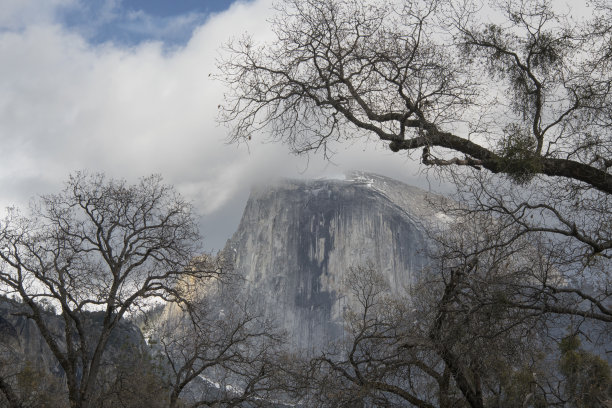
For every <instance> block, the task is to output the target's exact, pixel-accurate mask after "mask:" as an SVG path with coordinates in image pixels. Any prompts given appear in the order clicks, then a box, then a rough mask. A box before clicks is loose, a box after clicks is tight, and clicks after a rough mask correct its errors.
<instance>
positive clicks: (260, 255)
mask: <svg viewBox="0 0 612 408" xmlns="http://www.w3.org/2000/svg"><path fill="white" fill-rule="evenodd" d="M439 199H440V198H439V197H438V196H435V195H431V194H429V193H427V192H425V191H423V190H420V189H418V188H415V187H411V186H408V185H406V184H403V183H401V182H399V181H396V180H392V179H389V178H386V177H382V176H377V175H371V174H364V173H354V174H352V175H350V176H348V177H346V178H345V179H333V180H330V179H324V180H311V181H303V180H283V181H279V182H277V183H276V184H273V185H266V186H261V187H257V188H254V189H253V191H252V193H251V196H250V198H249V200H248V202H247V205H246V208H245V211H244V215H243V217H242V220H241V222H240V225H239V227H238V230H237V231H236V233H235V234H234V236H233V237H232V238H231V240H229V241H228V244H227V246H226V251H225V253H226V254H229V256H230V257H232V258H233V261H234V265H235V268H236V270H237V272H238V273H239V274H241V275H242V276H243V277H244V278H245V279H246V281H247V287H248V291H249V292H250V294H251V295H253V296H252V297H253V298H256V299H258V303H259V305H258V306H259V307H261V308H263V309H264V310H265V312H266V313H267V314H268V315H275V316H276V317H277V318H278V319H279V321H280V322H281V324H282V326H283V327H284V328H285V329H286V330H287V331H288V332H289V335H290V336H289V337H290V339H291V342H292V343H293V346H294V347H297V348H300V349H319V348H320V346H321V345H323V344H325V343H327V342H329V341H330V340H333V339H337V338H338V337H339V336H341V335H342V326H341V319H342V313H343V309H344V306H345V303H344V302H345V300H344V298H343V296H341V288H342V285H343V278H344V274H345V272H346V271H347V270H348V268H349V267H352V266H358V265H363V264H366V263H371V264H372V265H373V266H374V267H376V268H377V269H379V270H380V271H382V272H383V274H384V276H385V277H386V279H387V280H388V283H389V284H390V287H391V288H394V290H397V291H401V290H403V289H404V288H406V287H409V286H410V284H411V282H412V281H413V278H414V276H415V274H416V273H418V272H419V270H420V269H421V267H422V266H423V264H424V261H425V254H424V250H425V242H426V239H425V234H424V228H425V224H426V223H428V222H431V221H435V220H436V219H438V217H437V214H436V213H435V211H434V210H432V206H431V203H430V200H439Z"/></svg>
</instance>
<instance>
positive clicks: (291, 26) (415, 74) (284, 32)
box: [220, 0, 612, 194]
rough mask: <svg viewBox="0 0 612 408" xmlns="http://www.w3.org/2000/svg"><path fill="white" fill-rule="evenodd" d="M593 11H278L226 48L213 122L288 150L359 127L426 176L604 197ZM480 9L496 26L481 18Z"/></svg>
mask: <svg viewBox="0 0 612 408" xmlns="http://www.w3.org/2000/svg"><path fill="white" fill-rule="evenodd" d="M604 3H605V2H600V3H596V5H594V6H593V7H594V9H593V15H592V17H591V18H590V19H588V20H586V21H585V22H584V23H583V24H581V23H579V22H574V21H572V20H571V19H569V18H568V17H567V16H566V15H562V14H559V12H558V11H557V9H555V8H554V7H553V6H552V4H551V3H550V2H548V1H546V0H517V1H510V2H499V3H498V2H490V3H488V2H485V1H474V2H473V1H470V0H466V1H444V0H436V1H421V0H411V1H407V2H401V3H399V4H398V5H395V3H392V4H388V3H383V2H369V1H357V0H325V1H315V0H307V1H297V0H288V1H285V2H282V3H281V4H280V5H279V6H278V15H277V17H276V18H275V19H274V20H273V21H272V23H273V27H274V29H275V31H276V39H275V43H274V44H273V45H272V44H265V45H264V44H253V43H252V41H251V40H250V39H249V38H248V37H247V38H244V39H242V40H239V41H236V42H233V43H230V44H229V46H228V52H229V53H228V56H227V58H226V59H224V60H222V61H221V62H220V69H221V77H222V79H224V80H225V81H226V82H227V83H228V84H229V86H230V92H229V96H228V101H227V103H226V104H225V105H223V106H222V110H221V120H222V121H227V122H231V124H232V138H233V139H234V140H244V139H250V138H251V137H252V136H253V135H254V134H255V133H256V132H257V131H259V130H260V129H262V128H265V130H267V131H269V132H270V134H271V135H272V137H274V138H276V139H279V140H282V141H284V142H287V143H289V144H290V145H291V146H293V148H294V149H295V151H297V152H306V151H309V150H318V149H325V148H326V146H327V144H328V142H329V141H332V140H338V139H342V138H352V137H356V135H357V136H358V135H360V134H361V133H360V132H356V130H357V129H361V130H365V131H367V132H370V133H372V134H374V135H376V136H377V137H378V138H379V139H381V140H383V141H386V142H388V143H389V147H390V148H391V150H393V151H400V150H407V151H412V150H415V149H422V156H421V157H422V161H423V163H424V164H427V165H436V166H449V165H453V166H467V167H470V168H478V169H480V168H485V169H488V170H489V171H491V172H493V173H505V174H509V175H511V176H512V177H514V178H518V179H521V178H528V177H530V176H532V175H534V174H543V175H547V176H559V177H565V178H567V179H569V180H570V181H575V182H579V183H580V184H581V185H585V186H588V187H590V188H593V189H595V190H597V191H600V192H603V193H606V194H610V193H611V192H612V177H611V176H610V173H609V172H608V168H609V167H610V166H611V164H612V161H611V159H610V157H611V154H610V147H611V140H610V136H609V127H610V108H609V107H610V97H611V94H610V83H611V80H612V78H611V77H610V69H609V64H610V58H611V56H610V53H609V50H608V45H607V44H609V43H608V41H609V40H610V36H611V35H612V34H611V30H610V22H611V18H610V8H609V6H608V7H606V6H605V4H604ZM489 5H491V6H492V7H493V8H497V9H498V10H497V11H498V12H499V13H500V19H501V22H500V23H489V22H488V21H486V20H484V18H481V14H480V13H479V10H480V9H482V8H485V7H487V6H489ZM482 14H484V13H482ZM447 153H448V154H447Z"/></svg>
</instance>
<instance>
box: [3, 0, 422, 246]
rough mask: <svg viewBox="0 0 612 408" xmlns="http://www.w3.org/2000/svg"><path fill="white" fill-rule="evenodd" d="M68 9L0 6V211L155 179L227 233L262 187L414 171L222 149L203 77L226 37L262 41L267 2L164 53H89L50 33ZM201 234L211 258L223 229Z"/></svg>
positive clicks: (390, 162) (230, 13) (159, 47)
mask: <svg viewBox="0 0 612 408" xmlns="http://www.w3.org/2000/svg"><path fill="white" fill-rule="evenodd" d="M70 2H71V0H54V1H49V0H38V1H35V0H27V1H25V0H24V1H21V0H19V1H18V0H14V1H13V0H11V1H9V3H8V4H9V6H10V7H9V10H10V13H11V15H13V16H20V17H19V18H18V20H19V21H20V23H19V24H22V26H23V27H22V29H20V30H18V31H15V30H13V31H3V32H0V60H1V61H2V62H3V63H2V64H0V144H1V146H2V148H1V150H0V189H1V191H2V195H1V196H0V205H2V206H4V205H7V204H10V203H13V202H17V203H23V202H26V201H27V199H28V198H29V197H31V196H34V195H36V194H38V193H44V192H49V191H54V190H56V189H57V188H58V186H59V185H60V184H61V182H62V181H63V180H65V179H66V177H67V175H68V174H69V173H70V172H71V171H74V170H79V169H89V170H92V171H104V172H106V173H107V174H109V175H111V176H114V177H125V178H128V179H132V178H136V177H138V176H142V175H146V174H149V173H161V174H162V175H163V176H164V178H165V179H166V181H167V182H169V183H172V184H175V185H176V186H177V187H178V188H179V190H181V191H182V192H183V193H184V194H185V195H186V196H188V197H189V198H190V199H192V200H194V202H195V204H196V206H197V207H198V208H199V210H200V211H201V212H202V213H204V214H209V215H210V216H211V217H214V216H215V212H218V211H220V210H223V211H225V213H224V214H225V216H228V214H227V208H229V207H231V208H235V212H236V213H235V219H232V220H231V221H228V225H229V226H230V228H232V229H233V228H235V225H236V224H237V222H238V220H239V217H240V213H239V211H241V207H242V205H240V204H236V203H235V202H232V200H234V199H235V197H241V199H244V193H243V192H244V190H248V189H249V188H250V186H251V185H252V184H253V183H256V182H258V181H261V180H264V179H267V178H270V177H275V176H276V177H278V176H289V177H301V176H309V177H317V176H320V175H322V174H324V173H335V174H337V173H339V172H341V171H342V170H344V169H364V170H370V171H378V172H381V173H383V174H391V175H393V174H395V175H396V176H398V177H399V178H402V179H409V178H411V176H412V175H413V173H414V171H415V170H414V168H415V167H414V166H411V165H410V164H409V163H407V160H406V159H405V158H404V157H402V156H398V155H393V154H392V153H390V152H389V151H388V150H387V149H383V148H380V149H373V145H372V144H370V145H368V147H367V148H366V147H364V146H365V144H364V143H361V142H360V143H356V144H354V145H352V146H340V147H338V149H339V154H338V155H337V156H336V157H335V159H334V160H335V161H336V162H337V163H338V165H339V167H335V166H334V165H330V164H329V163H327V162H325V161H324V160H322V159H321V158H320V157H313V158H312V159H311V161H310V162H309V164H308V162H307V161H306V158H296V157H294V156H291V155H289V153H288V149H287V148H286V147H285V146H281V145H277V144H262V143H258V142H254V143H253V144H252V145H251V146H250V149H247V148H246V146H235V145H227V144H226V138H225V134H226V129H225V128H224V127H220V126H218V125H217V124H216V122H215V117H216V113H217V105H218V104H219V103H220V102H221V98H222V93H223V85H222V84H221V83H219V82H217V81H214V80H213V79H211V78H210V77H209V74H210V73H214V71H215V58H216V57H217V56H218V52H219V51H218V50H219V47H220V46H221V45H222V44H223V43H224V42H225V41H226V40H227V39H228V38H229V37H231V36H232V35H239V34H241V33H243V32H245V31H248V32H250V33H252V34H254V35H255V36H258V37H259V38H266V37H267V35H268V34H269V28H268V27H267V26H266V23H265V22H266V19H267V17H268V14H269V13H270V7H271V1H270V0H258V1H254V2H252V3H237V4H234V5H233V6H232V7H231V8H230V9H229V10H227V11H226V12H224V13H220V14H216V15H213V16H211V17H210V18H209V19H208V20H207V21H206V23H205V24H203V25H202V26H200V27H199V28H198V29H197V30H196V31H195V32H194V34H193V37H192V38H191V40H190V41H189V42H188V43H187V44H186V45H185V46H184V47H181V48H178V49H174V50H173V51H172V52H168V51H167V50H165V49H164V45H163V44H162V43H161V42H148V43H143V44H141V45H138V46H134V47H125V46H117V45H114V44H111V43H106V44H101V45H100V44H98V45H92V44H90V43H88V42H87V41H86V40H85V39H84V38H83V37H82V36H81V35H80V34H78V33H76V32H71V31H69V30H67V29H66V28H64V27H62V26H60V25H58V24H54V21H53V15H54V9H55V8H57V7H64V6H66V5H67V4H68V3H70ZM19 4H21V6H19ZM42 5H45V6H44V7H42ZM37 6H41V7H42V9H41V8H39V7H37ZM73 6H74V4H73ZM35 10H38V11H35ZM41 10H42V11H41ZM6 19H7V18H6V16H5V17H3V18H2V20H0V24H5V22H4V20H6ZM249 150H250V151H249ZM409 168H410V169H413V170H408V169H409ZM400 176H401V177H400ZM228 206H229V207H228ZM209 224H210V225H213V224H214V225H215V227H214V228H219V231H204V233H205V235H206V236H208V238H209V240H210V242H212V243H211V245H212V246H214V247H216V248H219V247H220V246H221V245H222V242H223V240H224V239H225V238H227V236H228V235H229V234H230V233H231V229H228V230H223V228H222V227H219V223H218V222H215V223H209Z"/></svg>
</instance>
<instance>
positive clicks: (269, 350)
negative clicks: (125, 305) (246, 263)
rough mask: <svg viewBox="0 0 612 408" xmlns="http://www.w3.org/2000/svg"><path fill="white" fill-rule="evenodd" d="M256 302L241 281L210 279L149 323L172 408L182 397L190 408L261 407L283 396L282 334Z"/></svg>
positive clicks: (154, 349) (153, 351)
mask: <svg viewBox="0 0 612 408" xmlns="http://www.w3.org/2000/svg"><path fill="white" fill-rule="evenodd" d="M253 304H254V302H253V300H252V299H250V298H249V297H248V295H247V294H246V293H244V291H242V290H241V286H240V284H239V281H238V282H237V281H233V280H224V281H220V280H218V279H213V278H211V279H208V280H206V281H201V284H200V285H199V287H198V290H197V291H196V292H192V293H191V295H190V296H189V299H186V300H185V302H182V303H177V304H171V305H168V306H167V307H166V310H165V312H164V314H163V315H162V316H161V317H160V318H159V319H154V320H152V321H151V322H150V323H149V328H148V329H147V331H148V332H149V333H150V334H149V336H150V339H151V340H150V342H151V343H152V345H153V349H152V353H153V355H156V356H158V357H159V358H160V362H161V364H162V365H163V366H164V367H166V370H165V371H167V374H166V377H167V379H166V381H167V382H168V384H169V387H168V388H169V389H170V397H169V406H170V407H172V408H174V407H176V406H178V405H177V404H178V403H179V402H180V401H181V400H182V402H183V404H185V406H190V407H199V406H216V407H217V406H218V407H233V406H242V404H244V403H247V402H248V403H249V404H250V405H251V406H258V405H260V404H264V405H265V404H267V403H269V402H270V401H271V400H275V399H278V398H279V396H278V395H276V394H275V392H276V391H277V390H276V389H275V387H274V383H273V381H272V377H273V374H274V366H275V363H274V361H275V358H276V354H277V352H278V350H279V347H280V345H281V343H282V340H283V335H282V333H281V332H280V331H279V330H278V329H277V328H276V327H275V326H274V324H273V322H271V321H270V320H268V319H266V318H265V317H264V315H263V313H259V312H258V311H257V310H256V309H255V308H254V306H253Z"/></svg>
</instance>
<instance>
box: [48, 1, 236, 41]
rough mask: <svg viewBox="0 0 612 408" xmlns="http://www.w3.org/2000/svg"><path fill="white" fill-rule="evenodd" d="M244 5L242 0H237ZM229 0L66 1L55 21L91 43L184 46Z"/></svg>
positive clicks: (228, 4) (224, 9) (228, 3)
mask: <svg viewBox="0 0 612 408" xmlns="http://www.w3.org/2000/svg"><path fill="white" fill-rule="evenodd" d="M241 1H242V2H243V3H246V2H247V1H246V0H241ZM234 2H235V1H232V0H105V1H79V2H70V3H68V4H66V5H65V6H64V7H59V8H58V9H57V12H58V21H60V22H61V23H62V24H63V25H64V26H66V27H67V28H69V29H72V30H75V31H76V32H79V33H80V34H81V35H83V36H84V37H85V38H87V40H88V41H90V42H91V43H94V44H99V43H104V42H108V41H111V42H114V43H116V44H122V45H129V46H133V45H137V44H139V43H142V42H144V41H161V42H163V43H164V44H165V46H166V47H170V48H171V47H176V46H182V45H184V44H185V43H186V42H187V41H188V40H189V39H190V38H191V36H192V34H193V30H194V29H196V28H197V27H199V26H201V25H203V24H205V23H206V21H207V19H208V18H209V17H210V16H211V15H213V14H215V13H221V12H223V11H226V10H227V9H229V8H230V6H231V5H232V3H234Z"/></svg>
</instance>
